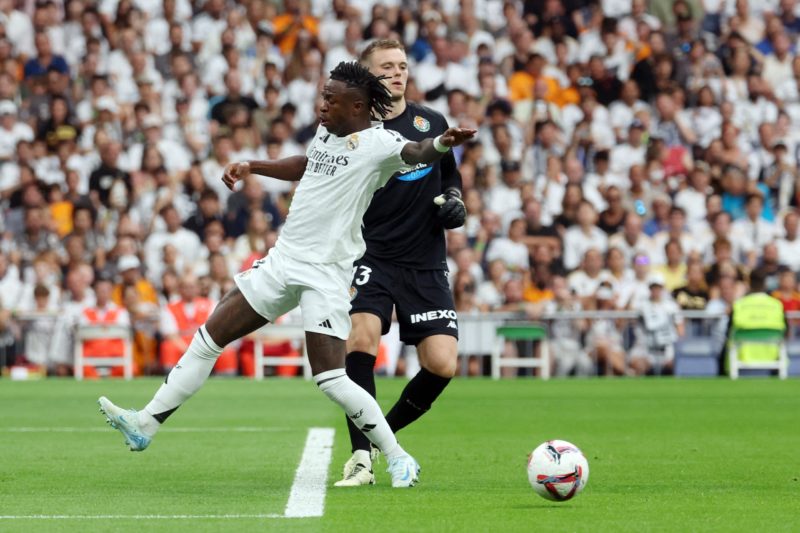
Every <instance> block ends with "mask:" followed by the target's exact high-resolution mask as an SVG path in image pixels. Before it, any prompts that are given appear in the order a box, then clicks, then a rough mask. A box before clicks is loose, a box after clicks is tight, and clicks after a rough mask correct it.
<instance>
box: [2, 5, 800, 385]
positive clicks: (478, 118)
mask: <svg viewBox="0 0 800 533" xmlns="http://www.w3.org/2000/svg"><path fill="white" fill-rule="evenodd" d="M0 22H1V23H0V231H1V232H2V239H1V240H0V352H1V353H2V354H3V356H4V357H3V358H2V362H0V363H1V364H2V365H9V364H11V363H12V362H14V361H15V360H17V361H19V360H26V361H28V362H30V363H32V364H39V365H45V366H47V367H48V368H49V369H50V371H51V372H53V373H57V374H68V373H69V372H70V371H71V369H70V365H71V357H72V355H71V354H72V348H71V346H72V345H71V341H70V332H71V331H72V330H73V328H74V326H75V325H76V324H81V323H104V322H105V323H120V324H131V325H132V327H133V329H134V331H135V359H136V367H137V372H139V373H159V372H162V371H163V369H164V368H169V367H170V366H171V365H174V364H175V361H177V358H178V357H179V356H180V354H181V353H182V351H183V349H184V348H185V347H186V343H187V342H188V341H187V331H193V330H194V329H195V328H196V327H197V326H198V325H199V324H201V323H202V322H203V320H204V318H205V316H207V314H208V312H209V306H210V305H213V302H214V301H216V300H217V299H218V298H219V297H220V296H221V295H222V294H224V293H225V292H226V291H227V290H228V289H230V288H231V287H232V284H233V282H232V276H233V275H234V274H235V273H237V272H240V271H242V270H244V269H246V268H248V267H249V265H250V264H251V263H252V262H253V260H254V259H257V258H260V257H261V256H263V255H264V254H265V253H267V251H268V250H269V248H270V247H271V246H272V245H273V244H274V243H275V241H276V238H277V236H278V234H279V232H280V229H281V224H282V222H283V220H284V219H285V217H286V213H287V210H288V206H289V203H290V201H291V195H292V185H291V184H290V183H288V182H282V181H278V180H270V179H264V178H258V177H256V176H252V177H250V178H248V180H247V181H246V183H245V184H244V186H243V187H242V188H241V190H238V191H237V192H231V191H229V190H228V189H227V188H225V186H224V185H223V183H222V181H221V179H220V178H221V176H222V170H223V168H224V166H225V165H226V164H228V163H230V162H233V161H237V160H243V159H276V158H281V157H286V156H291V155H298V154H303V153H304V145H305V143H306V142H307V141H308V140H309V138H310V137H311V136H312V135H313V133H314V131H315V128H316V108H317V106H318V104H319V99H318V94H319V91H320V89H321V85H322V83H324V81H325V79H326V73H327V72H328V71H329V70H330V69H331V68H333V66H335V65H336V64H337V63H338V62H340V61H343V60H353V59H355V58H356V57H357V55H358V53H359V51H360V49H361V48H362V47H363V46H364V44H365V43H366V42H368V41H369V40H371V39H378V38H380V39H386V38H393V39H397V40H399V41H401V42H403V43H404V44H405V45H406V47H407V52H408V57H409V61H410V80H409V84H408V89H407V98H408V99H409V100H411V101H415V102H420V103H424V104H425V105H428V106H430V107H432V108H433V109H435V110H437V111H439V112H441V113H442V114H443V115H444V116H445V117H446V118H447V120H448V122H449V123H450V124H451V125H459V126H463V127H474V128H478V130H479V135H478V137H479V138H478V140H477V141H476V142H472V143H470V144H469V145H467V146H466V147H462V148H460V149H457V150H456V151H455V153H456V158H457V161H458V163H459V169H460V172H461V175H462V178H463V190H464V200H465V203H466V206H467V210H468V218H467V222H466V225H465V226H464V227H463V228H461V229H458V230H454V231H450V232H449V233H448V262H449V267H450V271H451V276H450V279H451V282H452V285H453V290H454V295H455V301H456V305H457V309H458V311H459V313H460V314H462V315H464V314H470V313H480V312H490V311H513V312H525V313H526V314H527V315H528V316H539V315H541V313H552V312H556V311H559V310H580V309H590V310H591V309H633V310H641V309H643V308H645V307H647V306H648V305H650V306H651V307H652V306H653V305H654V304H657V305H656V306H657V307H658V306H660V309H661V310H662V311H663V313H668V314H669V316H673V315H674V314H675V310H676V309H677V308H682V309H690V310H704V309H709V310H714V311H717V312H719V311H722V312H724V311H726V310H729V309H730V305H731V303H732V301H733V300H734V299H735V298H736V297H737V296H739V295H741V294H744V292H745V291H746V290H747V282H748V277H749V274H750V272H752V271H754V270H757V271H759V272H760V273H761V274H763V275H764V277H765V278H766V284H767V289H768V290H769V291H770V292H774V293H775V294H776V295H778V297H779V298H780V299H781V300H782V301H783V302H784V305H785V307H786V309H788V310H798V309H800V292H798V291H797V272H798V269H800V238H798V221H800V218H799V217H798V213H799V212H798V210H797V209H798V203H799V202H800V188H799V187H798V148H800V57H798V56H796V55H795V52H796V47H797V44H798V36H799V35H800V6H798V5H797V2H796V0H763V1H749V2H748V0H735V1H732V0H703V1H702V2H700V1H699V0H693V1H687V0H650V1H649V2H648V1H645V0H599V1H598V0H570V1H557V0H532V1H528V2H519V1H500V0H460V1H459V0H442V1H430V0H421V1H417V2H400V1H398V0H390V1H386V2H380V3H378V2H375V1H373V0H334V1H333V2H327V1H322V0H313V1H305V0H286V1H284V2H277V1H271V0H243V1H240V2H230V1H225V0H206V1H205V2H203V1H190V0H164V1H163V2H162V1H160V0H100V1H98V2H91V1H88V0H52V1H51V0H47V1H40V0H17V1H14V0H0ZM662 293H663V294H662ZM663 313H662V314H663ZM42 317H49V318H48V319H45V318H42ZM53 317H56V318H55V320H53ZM656 322H658V320H656ZM675 325H676V328H677V329H678V330H679V329H681V327H682V325H681V324H680V322H679V321H677V320H676V321H675ZM22 326H24V329H25V330H26V331H27V332H28V335H25V337H26V338H27V342H24V343H23V342H22V340H23V335H22V333H21V330H22V329H23V328H22ZM562 326H563V324H562ZM581 328H582V331H581ZM581 328H577V333H576V328H572V327H570V326H567V327H566V328H565V327H560V328H559V327H558V324H557V323H556V324H554V330H553V331H554V335H555V336H556V337H557V338H559V342H562V341H564V342H565V343H566V344H564V349H565V350H567V351H568V350H569V349H571V348H574V349H576V350H583V351H584V352H585V353H588V354H592V353H593V354H595V355H597V356H598V357H599V358H600V359H601V360H604V361H605V362H606V363H607V364H606V366H607V368H608V370H609V371H613V372H618V373H621V372H624V371H625V370H624V368H623V367H620V366H619V358H621V357H624V355H623V350H622V339H621V333H620V331H619V328H617V327H615V324H614V322H613V321H605V322H603V321H596V322H594V323H592V324H585V325H582V326H581ZM189 338H190V336H189ZM570 342H573V343H574V344H570ZM251 344H252V343H251ZM248 349H249V350H250V354H252V348H248V346H247V345H246V343H245V345H243V346H234V347H233V349H232V350H230V351H229V352H228V353H227V355H226V356H225V357H223V358H221V359H220V363H219V364H218V366H217V371H219V372H223V373H231V374H233V373H245V374H247V373H252V363H247V361H248V360H252V355H250V359H248V357H247V356H246V352H247V351H248ZM272 349H274V350H276V353H284V352H287V351H288V352H290V351H292V350H293V349H296V346H292V345H291V343H288V342H278V343H276V345H275V346H273V347H272ZM579 366H580V365H579ZM634 369H635V370H637V371H642V372H643V371H645V370H646V367H636V366H634ZM628 371H630V370H628Z"/></svg>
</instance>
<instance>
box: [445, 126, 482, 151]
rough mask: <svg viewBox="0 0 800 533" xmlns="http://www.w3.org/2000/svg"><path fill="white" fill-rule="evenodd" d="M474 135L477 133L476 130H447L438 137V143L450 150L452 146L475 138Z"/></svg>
mask: <svg viewBox="0 0 800 533" xmlns="http://www.w3.org/2000/svg"><path fill="white" fill-rule="evenodd" d="M476 133H478V130H474V129H472V128H448V129H447V131H445V132H444V133H442V135H441V137H439V142H440V143H442V144H443V145H445V146H449V147H450V148H452V147H453V146H458V145H461V144H464V143H465V142H467V141H468V140H470V139H472V138H473V137H475V134H476Z"/></svg>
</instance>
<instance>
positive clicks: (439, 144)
mask: <svg viewBox="0 0 800 533" xmlns="http://www.w3.org/2000/svg"><path fill="white" fill-rule="evenodd" d="M441 138H442V136H441V135H439V136H437V137H434V139H433V147H434V148H435V149H436V151H437V152H441V153H443V154H444V153H446V152H449V151H450V147H449V146H445V145H443V144H442V142H441V141H440V140H439V139H441Z"/></svg>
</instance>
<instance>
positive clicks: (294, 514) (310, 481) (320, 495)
mask: <svg viewBox="0 0 800 533" xmlns="http://www.w3.org/2000/svg"><path fill="white" fill-rule="evenodd" d="M290 429H291V428H281V427H272V428H269V427H266V428H260V427H247V426H243V427H233V428H223V427H220V428H164V429H163V430H162V431H173V432H184V433H199V432H209V431H241V432H258V431H289V430H290ZM84 431H108V428H80V427H51V428H36V427H8V428H0V432H6V433H38V432H62V433H75V432H84ZM334 434H335V430H334V429H333V428H311V429H309V430H308V437H306V445H305V448H303V456H302V457H301V459H300V465H299V466H298V467H297V472H295V476H294V483H292V491H291V492H290V493H289V501H288V502H287V503H286V510H285V511H284V512H283V514H282V515H281V514H205V515H202V514H174V515H159V514H139V515H115V514H100V515H68V514H64V515H60V514H53V515H45V514H35V515H0V520H230V519H234V520H235V519H266V518H310V517H319V516H322V514H323V512H324V510H325V493H326V491H327V488H328V487H327V483H328V467H330V464H331V455H332V452H333V436H334Z"/></svg>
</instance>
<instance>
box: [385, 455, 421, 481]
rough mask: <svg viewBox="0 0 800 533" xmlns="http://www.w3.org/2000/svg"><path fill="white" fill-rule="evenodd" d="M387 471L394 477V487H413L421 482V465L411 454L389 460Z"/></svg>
mask: <svg viewBox="0 0 800 533" xmlns="http://www.w3.org/2000/svg"><path fill="white" fill-rule="evenodd" d="M386 471H387V472H389V474H390V475H391V476H392V487H395V488H405V487H413V486H414V485H416V484H417V483H418V482H419V471H420V467H419V463H417V461H416V460H415V459H414V458H413V457H411V456H410V455H409V454H405V455H401V456H400V457H395V458H394V459H389V466H388V468H387V469H386Z"/></svg>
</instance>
